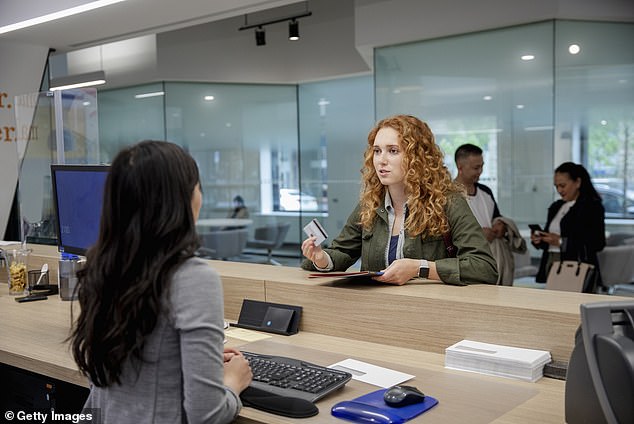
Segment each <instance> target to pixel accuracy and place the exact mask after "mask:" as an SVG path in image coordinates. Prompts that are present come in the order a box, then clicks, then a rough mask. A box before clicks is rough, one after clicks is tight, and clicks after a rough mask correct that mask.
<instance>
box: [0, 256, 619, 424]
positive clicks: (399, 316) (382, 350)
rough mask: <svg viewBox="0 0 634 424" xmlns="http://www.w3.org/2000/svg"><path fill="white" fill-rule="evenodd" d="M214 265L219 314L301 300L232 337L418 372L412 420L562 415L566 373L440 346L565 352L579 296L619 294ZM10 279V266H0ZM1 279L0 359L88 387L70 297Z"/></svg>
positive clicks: (545, 419) (333, 399) (232, 342)
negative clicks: (257, 328) (475, 357)
mask: <svg viewBox="0 0 634 424" xmlns="http://www.w3.org/2000/svg"><path fill="white" fill-rule="evenodd" d="M31 247H32V248H33V251H34V252H33V255H32V261H31V264H30V266H29V268H30V269H39V267H41V265H42V264H43V263H44V262H47V263H48V264H49V266H50V267H51V273H52V275H51V281H52V282H55V281H56V264H57V256H58V254H57V251H56V249H55V247H51V246H37V245H34V246H31ZM209 263H210V266H212V267H214V268H215V269H216V270H217V271H218V272H219V273H220V275H221V277H222V282H223V287H224V296H225V316H226V318H227V320H229V321H237V320H238V316H239V313H240V308H241V305H242V301H243V300H244V299H251V300H259V301H266V302H272V303H282V304H290V305H297V306H301V307H302V308H303V312H302V314H303V315H302V318H301V322H300V332H299V333H298V334H296V335H292V336H282V335H273V334H268V333H263V334H266V336H267V337H266V338H265V339H261V340H257V341H248V340H245V339H244V338H243V337H240V338H233V337H231V336H230V335H231V333H232V331H228V333H227V334H228V336H229V337H228V346H234V347H238V348H241V349H244V350H249V351H253V352H258V353H265V354H276V355H283V356H290V357H296V358H298V359H304V360H306V361H309V362H314V363H317V364H320V365H330V364H332V363H335V362H338V361H341V360H343V359H346V358H353V359H357V360H360V361H364V362H368V363H371V364H374V365H379V366H383V367H386V368H390V369H394V370H397V371H402V372H405V373H409V374H412V375H415V376H416V378H415V379H414V380H410V381H408V382H407V384H410V385H414V386H417V387H418V388H420V389H421V390H422V391H423V392H425V393H426V394H428V395H430V396H433V397H435V398H437V399H438V400H439V404H438V405H437V406H436V407H434V408H432V409H431V410H429V411H427V412H425V413H424V414H423V415H421V416H419V417H417V418H416V419H414V420H412V421H411V422H412V423H416V422H425V423H450V422H456V423H463V422H469V423H489V422H495V423H535V422H540V423H562V422H564V389H565V382H564V381H561V380H556V379H551V378H542V379H540V380H539V381H538V382H536V383H529V382H523V381H517V380H511V379H504V378H500V377H493V376H487V375H481V374H475V373H468V372H463V371H456V370H448V369H445V368H444V350H445V348H447V347H448V346H450V345H452V344H454V343H456V342H458V341H460V340H463V339H469V340H475V341H480V342H486V343H495V344H503V345H508V346H516V347H524V348H531V349H540V350H547V351H549V352H551V355H552V357H553V359H554V360H556V361H565V362H567V361H568V359H569V357H570V353H571V352H572V348H573V346H574V334H575V331H576V329H577V327H578V325H579V305H580V304H582V303H589V302H596V301H608V300H609V301H617V300H625V298H619V297H615V296H603V295H591V294H580V293H568V292H553V291H546V290H539V289H529V288H520V287H502V286H489V285H470V286H464V287H458V286H449V285H444V284H441V283H437V282H430V281H424V280H420V281H418V280H416V281H412V282H411V283H409V284H407V285H404V286H390V285H383V284H379V283H372V282H367V281H365V282H364V281H350V280H337V279H333V278H316V279H311V278H308V272H306V271H303V270H301V269H299V268H291V267H278V266H271V265H258V264H246V263H237V262H225V261H209ZM0 281H2V282H3V283H4V282H5V281H6V275H0ZM4 287H5V288H3V289H0V322H1V323H2V324H1V325H2V330H1V331H0V362H1V363H3V364H7V365H10V366H12V367H16V368H19V369H22V370H27V371H29V372H33V373H37V374H40V375H43V376H47V377H50V378H54V379H57V380H60V381H63V382H67V383H71V384H72V385H77V386H83V387H87V386H88V382H87V380H86V378H84V377H83V376H81V375H80V374H79V372H78V370H77V367H76V365H75V363H74V361H73V359H72V356H71V354H70V351H69V348H68V343H67V342H66V341H65V340H66V338H67V337H68V335H69V329H70V326H71V306H74V308H75V309H76V312H77V309H78V305H77V303H76V302H69V301H61V300H60V299H59V297H58V296H50V297H49V299H48V300H45V301H37V302H27V303H18V302H15V301H14V296H10V295H9V294H8V289H7V288H6V287H7V286H6V285H4ZM377 389H378V387H376V386H372V385H369V384H366V383H363V382H360V381H356V380H351V381H350V382H349V383H348V384H347V385H346V386H345V387H344V388H343V389H341V390H338V391H337V392H335V393H333V394H330V395H328V396H326V397H325V398H323V399H321V400H320V401H318V402H317V406H318V408H319V410H320V413H319V414H318V415H316V416H314V417H312V418H307V419H302V420H301V421H302V422H306V423H322V422H345V421H341V420H339V419H335V418H334V417H332V416H331V415H330V408H331V407H332V406H333V405H334V404H335V403H337V402H339V401H343V400H351V399H353V398H356V397H358V396H361V395H363V394H366V393H369V392H371V391H374V390H377ZM295 421H298V420H293V419H291V418H285V417H281V416H277V415H272V414H268V413H265V412H262V411H258V410H255V409H252V408H243V410H242V412H241V414H240V417H239V419H238V422H240V423H242V422H244V423H253V422H257V423H287V422H295Z"/></svg>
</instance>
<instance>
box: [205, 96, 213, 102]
mask: <svg viewBox="0 0 634 424" xmlns="http://www.w3.org/2000/svg"><path fill="white" fill-rule="evenodd" d="M204 99H205V100H207V101H208V102H210V101H212V100H213V99H215V97H214V96H205V97H204Z"/></svg>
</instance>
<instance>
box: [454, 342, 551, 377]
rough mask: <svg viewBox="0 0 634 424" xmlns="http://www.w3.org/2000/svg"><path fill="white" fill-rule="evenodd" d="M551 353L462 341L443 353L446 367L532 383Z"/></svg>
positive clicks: (547, 361)
mask: <svg viewBox="0 0 634 424" xmlns="http://www.w3.org/2000/svg"><path fill="white" fill-rule="evenodd" d="M550 360H551V358H550V352H547V351H544V350H534V349H523V348H519V347H510V346H502V345H495V344H489V343H480V342H474V341H471V340H462V341H461V342H458V343H456V344H454V345H452V346H449V347H448V348H447V349H445V367H446V368H452V369H456V370H464V371H472V372H478V373H481V374H490V375H497V376H500V377H507V378H516V379H520V380H527V381H531V382H535V381H537V380H539V379H540V378H541V377H542V376H543V371H544V365H546V364H547V363H549V362H550Z"/></svg>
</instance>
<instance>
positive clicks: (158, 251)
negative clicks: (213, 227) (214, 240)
mask: <svg viewBox="0 0 634 424" xmlns="http://www.w3.org/2000/svg"><path fill="white" fill-rule="evenodd" d="M198 183H199V174H198V167H197V166H196V162H195V161H194V159H193V158H192V157H191V156H190V155H189V154H188V153H187V152H185V151H184V150H183V149H182V148H181V147H179V146H177V145H176V144H172V143H168V142H165V141H152V140H147V141H142V142H140V143H138V144H136V145H134V146H132V147H129V148H126V149H123V150H122V151H120V152H119V153H118V154H117V156H116V157H115V158H114V160H113V162H112V165H111V167H110V172H109V175H108V177H107V179H106V185H105V188H104V201H103V211H102V217H101V224H100V228H99V237H98V240H97V242H96V244H95V245H94V246H93V247H92V248H91V249H90V250H89V251H88V253H87V255H86V256H87V261H86V266H85V267H84V269H83V270H81V271H80V272H79V273H78V288H77V290H78V300H79V305H80V306H81V311H80V313H79V316H78V319H77V322H76V324H75V326H74V328H73V331H72V334H71V336H70V339H71V346H72V352H73V356H74V358H75V361H76V362H77V365H78V366H79V369H80V370H81V371H82V372H83V373H84V374H85V375H88V376H89V377H90V379H91V380H92V383H93V384H95V385H96V386H99V387H104V386H109V385H112V384H114V383H120V377H121V372H122V366H123V363H124V361H125V360H126V359H130V360H132V363H133V365H135V368H137V369H138V366H140V364H141V362H142V361H143V358H142V357H141V355H142V350H143V346H144V343H145V337H146V336H147V335H148V334H150V333H151V332H152V330H153V329H154V327H155V326H156V323H157V320H158V316H159V313H160V312H161V311H162V309H163V296H164V294H165V293H167V292H168V290H169V287H168V284H169V281H170V277H171V276H172V274H173V273H174V271H175V269H176V268H177V267H178V265H180V264H181V263H182V262H184V261H185V260H186V259H187V258H189V257H192V256H193V255H194V252H195V251H196V249H197V248H198V247H199V241H198V237H197V234H196V229H195V222H194V216H193V212H192V195H193V193H194V189H195V187H196V185H197V184H198Z"/></svg>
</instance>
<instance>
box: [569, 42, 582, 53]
mask: <svg viewBox="0 0 634 424" xmlns="http://www.w3.org/2000/svg"><path fill="white" fill-rule="evenodd" d="M580 51H581V47H579V44H571V45H569V46H568V52H569V53H570V54H577V53H579V52H580Z"/></svg>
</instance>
